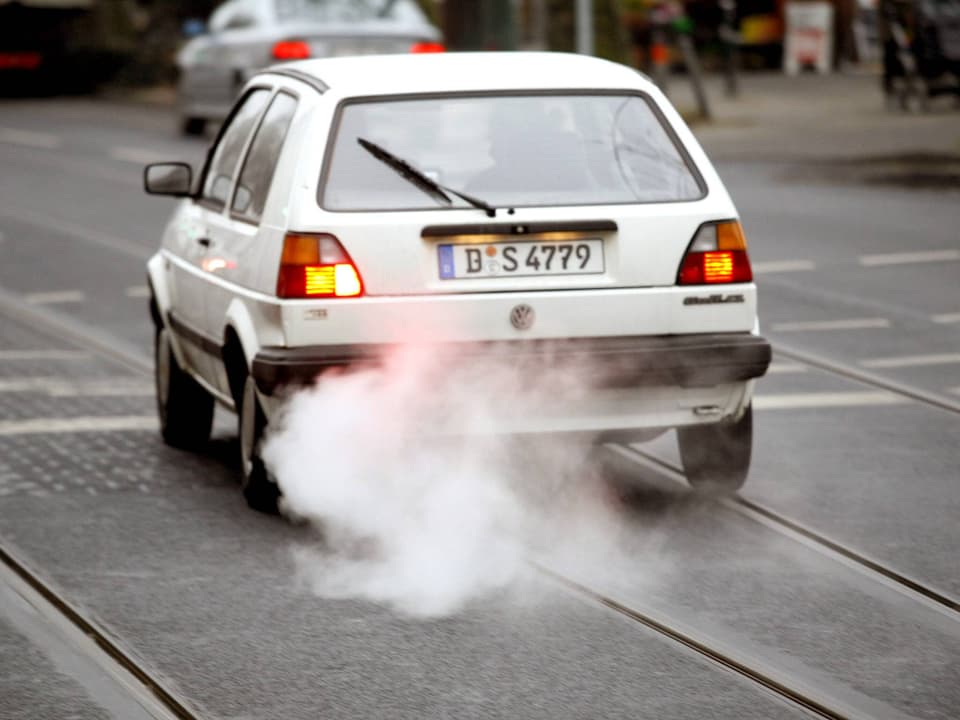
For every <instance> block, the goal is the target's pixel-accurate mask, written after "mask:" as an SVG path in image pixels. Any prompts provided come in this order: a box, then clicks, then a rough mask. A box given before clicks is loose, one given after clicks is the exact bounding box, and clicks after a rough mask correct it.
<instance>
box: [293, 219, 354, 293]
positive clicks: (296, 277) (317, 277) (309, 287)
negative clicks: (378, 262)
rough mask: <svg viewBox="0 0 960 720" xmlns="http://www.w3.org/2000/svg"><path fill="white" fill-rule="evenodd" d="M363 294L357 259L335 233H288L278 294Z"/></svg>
mask: <svg viewBox="0 0 960 720" xmlns="http://www.w3.org/2000/svg"><path fill="white" fill-rule="evenodd" d="M360 295H363V281H362V280H361V279H360V273H359V272H358V271H357V268H356V266H355V265H354V264H353V260H351V259H350V256H349V255H348V254H347V251H346V250H344V249H343V245H341V244H340V241H339V240H337V239H336V238H335V237H334V236H333V235H323V234H307V233H287V234H286V236H285V237H284V238H283V253H282V254H281V256H280V272H279V273H278V274H277V297H282V298H324V297H328V298H332V297H358V296H360Z"/></svg>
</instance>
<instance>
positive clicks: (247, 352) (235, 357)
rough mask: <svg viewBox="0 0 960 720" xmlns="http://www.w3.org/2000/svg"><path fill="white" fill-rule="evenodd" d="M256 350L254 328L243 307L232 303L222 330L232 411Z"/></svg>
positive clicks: (238, 403)
mask: <svg viewBox="0 0 960 720" xmlns="http://www.w3.org/2000/svg"><path fill="white" fill-rule="evenodd" d="M259 349H260V342H259V340H258V336H257V331H256V326H255V324H254V322H253V318H252V317H251V316H250V312H249V310H248V309H247V306H246V305H245V304H244V303H243V302H241V301H240V300H239V299H234V301H233V302H231V303H230V305H229V307H228V308H227V313H226V317H225V319H224V327H223V350H222V353H223V367H224V370H225V371H226V373H227V382H228V383H229V385H230V395H231V396H232V397H233V401H234V403H235V405H236V407H237V408H238V409H239V407H240V399H241V397H242V396H243V383H244V379H245V378H246V376H247V374H248V373H249V372H250V368H251V367H252V366H253V358H254V356H255V355H256V354H257V351H258V350H259Z"/></svg>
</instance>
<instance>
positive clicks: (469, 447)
mask: <svg viewBox="0 0 960 720" xmlns="http://www.w3.org/2000/svg"><path fill="white" fill-rule="evenodd" d="M582 370H583V369H582V368H578V369H576V370H574V369H572V368H564V367H562V366H561V365H560V364H557V363H550V367H544V363H543V361H542V359H540V360H537V361H536V362H533V361H526V362H518V361H517V360H516V359H515V358H505V357H504V358H500V359H496V358H493V359H489V360H487V361H485V362H483V363H482V364H477V363H464V362H461V359H460V358H457V357H456V356H454V355H451V354H449V353H448V354H442V353H438V352H437V351H436V350H435V349H433V348H429V347H419V348H417V347H406V348H403V349H401V350H398V351H397V352H395V353H394V354H392V355H390V356H388V357H386V358H384V359H383V362H382V363H381V364H379V365H378V366H377V367H371V368H368V369H360V370H353V371H350V372H344V373H336V372H329V373H326V374H324V375H323V376H321V377H320V378H319V379H318V380H317V382H316V384H315V385H314V386H313V387H311V388H308V389H304V390H302V391H300V392H298V393H296V394H294V395H292V396H291V397H290V399H289V400H288V402H287V404H286V406H285V408H284V410H283V412H282V413H281V416H280V418H279V419H278V420H277V421H274V422H272V424H271V428H270V430H269V432H268V436H267V438H266V440H265V443H264V447H263V457H264V460H265V462H266V464H267V467H268V468H269V469H270V470H271V472H272V473H273V474H274V477H275V478H276V480H277V482H278V484H279V486H280V488H281V490H282V491H283V500H282V503H283V509H284V511H285V512H286V513H287V514H288V515H291V516H293V517H295V518H299V519H303V520H306V521H308V522H310V523H311V524H313V525H315V526H316V527H317V528H318V529H319V530H320V531H321V534H322V537H323V541H322V543H318V544H317V545H316V546H301V547H299V548H297V550H296V552H295V557H296V560H297V565H298V568H299V571H300V573H301V575H302V577H303V579H304V580H305V581H306V583H307V584H308V585H309V587H310V588H311V589H312V590H313V591H314V592H316V593H317V594H318V595H320V596H323V597H328V598H356V599H365V600H370V601H373V602H377V603H381V604H385V605H388V606H390V607H392V608H394V609H396V610H398V611H400V612H403V613H406V614H409V615H414V616H424V617H427V616H437V615H445V614H449V613H452V612H455V611H457V610H458V609H460V608H461V607H462V606H463V605H464V604H465V603H467V602H469V601H471V600H473V599H475V598H480V597H484V596H488V595H490V594H493V593H504V592H506V591H508V590H510V591H517V590H518V589H522V586H523V582H522V580H523V578H524V576H525V575H526V574H527V573H528V572H529V566H528V565H527V561H528V559H530V558H531V557H536V558H540V559H543V558H544V557H547V558H554V559H556V558H558V557H559V556H561V555H564V556H565V561H566V562H569V561H571V560H572V561H573V562H578V558H581V557H585V554H588V555H592V560H591V564H593V563H597V562H599V563H604V562H608V561H609V559H610V556H611V553H610V552H608V551H609V550H610V549H611V547H612V544H613V541H614V537H615V528H616V525H617V519H616V515H615V513H614V511H613V507H612V506H611V504H610V503H609V501H608V498H607V496H606V494H605V492H604V489H603V484H602V483H601V482H599V480H598V478H596V477H591V476H590V475H591V473H592V472H593V470H592V468H591V465H590V464H589V463H588V462H586V461H585V460H586V456H587V452H588V446H587V445H586V443H578V442H571V441H569V440H564V439H549V440H543V439H535V438H533V437H532V436H529V435H527V436H524V435H508V434H505V433H504V432H503V430H504V429H506V428H516V427H522V423H523V422H524V420H525V419H528V418H531V417H537V416H542V415H547V416H549V415H550V414H551V413H553V412H555V411H556V410H557V407H558V403H576V402H577V399H578V396H579V395H580V394H581V393H583V392H584V391H585V390H584V388H583V383H582V381H581V380H578V377H579V378H582V374H581V373H582ZM518 423H520V424H519V425H518ZM578 564H579V562H578Z"/></svg>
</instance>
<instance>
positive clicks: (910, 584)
mask: <svg viewBox="0 0 960 720" xmlns="http://www.w3.org/2000/svg"><path fill="white" fill-rule="evenodd" d="M0 306H2V307H3V308H4V311H5V312H7V313H8V315H9V316H11V317H13V318H15V319H18V320H20V321H21V322H24V323H26V324H28V325H29V326H31V327H33V328H35V329H37V330H38V331H40V332H44V330H45V331H46V334H53V335H54V336H55V337H57V338H59V339H61V340H64V341H66V342H67V343H70V344H72V345H76V346H78V347H82V348H86V349H88V350H90V351H91V352H92V353H93V354H95V355H99V356H100V357H102V358H104V359H105V360H108V361H112V362H114V363H115V364H117V365H119V366H122V367H124V368H126V369H128V370H130V371H133V372H136V373H138V374H149V373H151V372H152V362H151V361H150V360H149V358H148V357H146V356H144V355H143V354H141V353H138V352H136V351H135V350H134V349H132V348H130V347H127V346H124V345H123V344H122V343H121V342H119V341H117V340H116V339H115V338H111V337H110V336H109V335H108V334H106V333H103V332H101V331H99V330H97V329H95V328H91V327H88V326H86V325H85V324H84V323H81V322H77V321H75V320H73V319H70V318H67V317H64V316H63V315H62V314H60V313H57V312H55V311H51V310H48V309H46V308H37V307H34V306H30V305H28V304H27V303H25V302H24V301H23V300H22V299H21V298H19V297H18V296H16V295H13V294H11V293H9V292H8V291H5V290H3V289H2V288H0ZM775 352H776V353H779V354H780V355H783V356H784V357H787V358H790V359H793V360H795V361H797V362H801V363H804V364H807V365H810V366H813V367H818V368H820V369H823V370H826V371H828V372H831V373H833V374H837V375H841V376H844V377H847V378H848V379H851V380H855V381H858V382H860V383H862V384H867V385H874V386H875V387H879V388H882V389H884V390H888V391H890V392H893V393H897V394H900V395H903V396H906V397H908V398H910V399H912V400H916V401H918V402H920V403H923V404H926V405H927V406H932V407H936V408H938V409H941V410H947V411H949V412H956V413H960V402H952V401H949V400H943V399H940V398H937V397H936V396H933V395H931V394H929V393H926V392H925V391H922V390H916V389H913V388H908V387H906V386H901V385H900V384H899V383H895V382H893V381H887V380H885V379H883V378H878V377H877V376H874V375H873V374H872V373H865V372H863V371H860V370H859V369H857V368H852V367H846V366H844V365H843V364H842V363H835V362H833V361H829V360H826V359H821V358H817V357H816V356H812V355H809V354H807V353H804V352H801V351H794V350H792V349H785V348H783V347H782V346H780V345H779V344H777V345H776V346H775ZM607 447H609V448H612V449H615V450H617V451H618V452H619V453H620V454H621V455H623V456H624V457H626V458H627V459H631V460H634V461H635V462H636V461H637V459H638V458H641V459H642V460H643V461H645V464H646V465H648V466H651V465H652V466H655V467H658V468H659V469H660V470H661V471H662V472H664V473H665V474H666V475H668V476H669V477H670V479H671V480H674V481H679V482H683V474H682V470H681V469H679V468H677V467H675V466H673V465H672V464H671V463H669V462H667V461H665V460H662V459H660V458H657V457H655V456H652V455H649V454H647V453H644V452H641V451H638V450H636V449H634V448H632V447H628V446H624V445H608V446H607ZM684 484H685V483H684ZM720 503H722V504H724V505H725V506H726V507H728V508H730V509H733V510H735V511H736V512H738V513H740V514H742V515H745V516H747V517H750V518H752V519H754V520H757V518H764V519H765V521H766V522H764V523H763V524H764V525H766V526H767V527H770V528H771V529H775V528H781V531H782V534H790V533H793V534H794V535H795V536H797V537H803V538H806V540H807V541H808V545H811V546H816V547H820V548H822V552H824V553H825V554H831V553H832V554H833V555H834V556H837V557H842V558H845V559H846V560H847V561H848V562H849V563H852V564H854V565H855V566H857V567H859V568H861V569H862V571H863V572H865V573H867V574H872V575H871V577H874V578H883V579H884V580H886V581H887V582H886V583H885V584H887V585H888V586H889V585H891V584H892V585H894V586H896V587H897V588H898V589H900V591H901V592H904V593H906V594H908V595H909V596H910V597H913V598H915V599H921V600H922V601H923V602H924V604H925V605H926V606H928V607H935V608H937V609H939V610H940V611H941V612H942V613H945V614H947V615H948V616H949V617H951V618H952V619H953V620H957V619H960V603H958V602H957V601H956V600H955V599H953V598H950V597H949V596H947V595H946V594H945V593H941V592H939V591H937V590H934V589H932V588H929V587H928V586H926V585H924V584H923V583H921V582H919V581H916V580H914V579H912V578H909V577H907V576H905V575H903V574H902V573H898V572H896V571H894V570H891V569H889V568H886V567H885V566H883V565H882V564H881V563H879V562H877V561H875V560H872V559H870V558H867V557H865V556H863V555H862V554H860V553H857V552H856V551H853V550H850V549H849V548H846V547H844V546H843V545H841V544H840V543H837V542H835V541H833V540H830V539H829V538H826V537H825V536H823V535H821V534H819V533H817V532H816V531H813V530H810V529H809V528H805V527H804V526H802V525H801V524H800V523H797V522H795V521H793V520H790V519H789V518H785V517H783V516H781V515H779V514H778V513H776V512H775V511H773V510H771V509H769V508H766V507H764V506H762V505H760V504H758V503H754V502H752V501H748V500H744V499H743V498H739V497H734V498H727V499H724V500H720ZM0 560H2V562H3V563H4V564H6V565H7V566H8V567H10V568H11V569H13V570H14V571H15V572H16V573H17V574H18V575H20V576H21V577H22V578H23V579H24V580H25V581H26V582H28V583H29V584H30V585H31V586H32V587H33V588H34V589H35V590H36V591H37V592H39V593H40V594H41V595H43V597H44V598H46V599H47V600H48V601H49V602H51V603H52V604H53V605H55V606H56V607H57V608H58V609H60V611H61V612H62V613H63V614H64V616H66V617H67V618H68V619H69V620H70V621H71V622H72V623H74V624H75V625H76V626H77V627H78V628H80V629H81V630H82V631H83V632H85V633H87V634H88V635H90V636H91V637H92V638H93V639H94V640H95V641H96V643H97V645H98V646H100V647H101V649H103V651H104V652H105V653H106V654H108V655H109V656H110V657H111V658H112V659H114V661H116V662H117V663H118V664H120V665H121V666H122V667H124V668H125V669H127V670H128V672H130V673H131V674H132V675H133V676H134V677H135V678H136V679H137V680H138V681H139V682H140V683H142V685H143V686H144V688H146V689H147V690H148V691H149V692H151V693H152V694H153V695H154V696H155V697H156V698H157V699H158V700H159V701H160V702H161V703H162V704H163V705H164V706H165V707H167V708H169V710H170V712H172V713H173V714H174V715H175V716H176V717H177V718H180V719H182V720H196V718H197V715H195V714H194V713H193V711H191V710H190V709H189V708H188V707H187V706H186V705H185V704H184V703H183V702H181V701H179V700H178V699H177V698H176V697H175V696H174V695H173V694H172V693H170V692H169V691H168V690H166V689H165V688H164V687H163V686H162V684H161V683H160V682H158V681H157V680H156V679H154V678H152V677H151V676H150V674H149V673H148V672H147V671H145V670H144V669H143V668H141V667H140V666H139V664H138V663H137V662H136V661H135V660H134V659H133V658H132V657H131V656H129V655H128V654H127V653H125V652H124V651H123V650H122V649H121V648H119V647H118V646H117V645H116V643H114V642H113V641H112V640H110V638H109V637H107V635H106V634H105V633H104V632H103V631H101V630H100V629H99V628H97V627H96V625H95V624H94V623H92V622H90V621H88V620H86V619H85V618H84V617H83V616H82V614H81V613H80V612H78V611H77V610H76V609H75V608H73V606H71V605H70V604H69V603H68V602H67V601H66V600H64V599H63V598H61V597H60V596H59V595H58V594H57V593H56V592H55V591H53V590H52V589H50V588H49V587H48V586H47V585H46V584H45V583H44V582H43V581H42V580H41V579H40V578H39V577H37V576H36V575H35V574H34V573H32V572H30V571H29V569H27V568H26V567H25V566H24V565H23V564H22V563H19V562H18V561H17V560H16V559H15V558H14V557H13V556H12V555H11V554H10V553H9V552H8V551H7V550H6V549H5V548H4V547H3V546H2V542H0ZM531 564H532V566H533V567H534V568H535V569H536V570H537V571H538V572H540V573H542V574H544V575H545V576H546V577H548V578H550V579H552V580H553V581H554V582H557V583H558V584H560V585H561V586H563V587H565V588H567V589H568V590H569V591H571V592H574V593H576V594H577V595H579V596H581V597H582V598H585V599H587V600H589V601H591V602H594V603H597V604H600V605H602V606H604V607H606V608H607V609H609V610H612V611H614V612H617V613H619V614H621V615H623V616H625V617H627V618H630V619H632V620H633V621H635V622H637V623H639V624H640V625H642V626H644V627H646V628H648V629H650V630H651V631H654V632H656V633H658V634H659V635H661V636H663V637H665V638H668V639H669V640H672V641H673V642H675V643H677V644H678V645H681V646H683V647H686V648H687V649H689V650H690V651H693V652H695V653H697V654H699V655H700V656H702V657H704V658H706V659H708V660H709V661H711V662H713V663H715V664H717V665H720V666H722V667H725V668H727V669H728V670H730V671H732V672H734V673H736V674H737V675H739V676H741V677H744V678H746V679H748V680H750V681H752V682H753V683H755V684H757V685H759V686H761V687H763V688H765V689H766V690H768V691H770V692H772V693H773V694H775V695H776V696H778V697H780V698H782V699H785V700H787V701H789V702H790V703H792V704H794V705H797V706H799V707H801V708H803V709H805V710H807V711H808V712H811V713H813V714H814V715H816V716H818V717H823V718H831V719H840V718H843V719H844V720H847V719H850V718H857V717H866V715H864V714H863V713H861V712H858V711H856V709H855V708H851V707H849V706H847V707H845V708H844V709H842V710H839V709H837V706H838V705H847V704H845V703H843V702H842V701H837V700H835V699H834V698H826V699H825V698H824V697H823V693H818V692H817V691H816V690H815V689H813V688H806V689H804V688H803V687H802V686H803V685H804V683H803V682H802V681H801V680H799V679H798V678H794V677H790V676H789V673H782V672H776V671H774V672H770V671H769V670H767V671H764V670H759V669H757V667H756V666H762V665H763V663H762V662H760V661H759V660H758V661H755V662H751V661H750V660H745V659H743V658H742V657H736V654H737V653H736V652H735V651H731V650H729V649H728V650H723V649H718V648H717V647H715V646H712V645H711V643H710V641H709V640H704V639H702V638H698V637H696V636H695V634H694V633H693V632H690V631H685V630H683V629H680V628H678V627H677V625H681V623H680V622H679V621H677V622H672V621H671V620H670V619H667V618H663V617H657V616H655V615H654V614H653V613H651V612H646V611H643V610H640V609H637V608H636V607H631V606H628V605H626V604H624V603H622V602H619V601H617V600H615V599H612V598H610V597H608V596H606V595H604V594H601V593H600V592H597V591H595V590H592V589H590V588H589V587H587V586H584V585H581V584H579V583H578V582H576V581H575V580H572V579H570V578H568V577H565V576H563V575H561V574H558V573H556V572H555V571H552V570H550V569H549V568H546V567H543V566H540V565H538V564H537V563H531ZM784 675H786V677H784ZM818 696H819V697H818Z"/></svg>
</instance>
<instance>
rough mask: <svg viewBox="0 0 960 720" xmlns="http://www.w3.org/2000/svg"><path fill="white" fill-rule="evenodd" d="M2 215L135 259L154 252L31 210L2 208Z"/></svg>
mask: <svg viewBox="0 0 960 720" xmlns="http://www.w3.org/2000/svg"><path fill="white" fill-rule="evenodd" d="M0 215H5V216H6V217H11V218H13V219H14V220H18V221H20V222H25V223H28V224H30V225H35V226H37V227H44V228H48V229H50V230H55V231H57V232H59V233H63V234H64V235H68V236H70V237H74V238H77V239H78V240H83V241H86V242H90V243H93V244H95V245H101V246H103V247H105V248H109V249H110V250H116V251H117V252H122V253H125V254H126V255H129V256H131V257H135V258H137V259H138V260H146V259H147V258H148V257H150V254H151V252H152V250H151V249H150V248H148V247H146V246H141V245H138V244H137V243H134V242H131V241H129V240H123V239H121V238H117V237H113V236H112V235H106V234H104V233H100V232H96V231H94V230H85V229H83V228H78V227H76V226H74V225H73V224H72V223H68V222H64V221H61V220H57V219H55V218H52V217H50V216H49V215H42V214H40V213H34V212H31V211H29V210H22V209H19V208H18V209H13V208H10V207H4V208H0Z"/></svg>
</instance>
